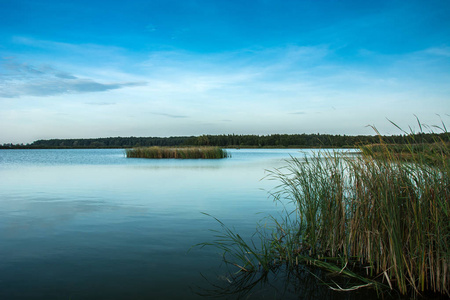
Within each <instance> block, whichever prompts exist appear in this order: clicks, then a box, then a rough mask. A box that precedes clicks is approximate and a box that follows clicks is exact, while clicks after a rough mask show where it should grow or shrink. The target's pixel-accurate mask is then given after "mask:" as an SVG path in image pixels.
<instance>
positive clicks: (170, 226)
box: [0, 149, 314, 300]
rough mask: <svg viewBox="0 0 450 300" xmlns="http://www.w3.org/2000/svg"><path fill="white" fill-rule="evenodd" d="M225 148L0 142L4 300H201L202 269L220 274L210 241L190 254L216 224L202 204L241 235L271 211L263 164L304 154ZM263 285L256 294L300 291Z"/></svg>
mask: <svg viewBox="0 0 450 300" xmlns="http://www.w3.org/2000/svg"><path fill="white" fill-rule="evenodd" d="M311 151H314V150H306V152H305V153H306V155H308V153H311ZM229 152H231V155H232V158H228V159H223V160H145V159H127V158H126V157H125V155H124V151H123V150H118V149H112V150H110V149H109V150H0V179H1V180H0V242H1V243H0V257H1V259H0V299H72V300H74V299H204V298H202V297H200V296H199V295H197V294H196V292H198V288H197V287H198V286H200V287H202V286H205V284H206V282H205V280H204V279H203V277H202V276H201V274H203V275H204V276H205V277H207V278H208V279H210V280H212V281H215V280H219V281H220V278H221V276H223V274H224V273H223V272H224V270H222V269H221V267H220V261H221V256H220V254H219V253H218V252H217V250H216V249H213V248H209V249H208V248H197V247H196V248H194V249H192V250H191V251H189V249H190V248H191V246H193V245H195V244H197V243H201V242H205V241H210V240H212V237H213V233H212V232H211V231H210V229H218V227H219V226H218V224H217V222H216V221H215V220H214V219H212V218H211V217H207V216H205V215H203V214H202V213H201V212H206V213H208V214H211V215H213V216H214V217H217V218H218V219H220V220H221V221H223V222H224V223H225V224H227V225H229V226H230V227H234V228H236V230H237V231H238V232H240V233H241V234H242V235H243V236H249V235H250V234H251V233H252V232H253V231H254V229H255V227H256V223H257V222H258V221H259V220H260V219H262V217H263V216H265V215H267V214H268V213H274V212H275V211H276V210H277V209H279V208H277V206H275V205H274V203H273V202H272V200H271V199H270V198H268V194H267V190H269V189H270V188H271V187H273V186H274V185H275V184H276V182H274V181H270V180H261V179H262V178H263V177H264V176H265V175H267V173H266V172H265V170H266V169H273V168H275V167H281V166H283V165H284V162H283V160H284V159H288V158H289V156H290V155H294V156H299V157H302V156H303V155H304V154H303V153H300V150H295V149H290V150H267V149H266V150H261V149H259V150H247V149H242V150H230V151H229ZM188 251H189V252H188ZM264 289H265V290H264V292H261V293H260V294H259V296H255V298H254V299H258V298H261V295H262V294H264V295H266V297H267V298H270V299H274V298H275V299H277V298H278V299H282V298H288V297H292V298H301V297H298V296H295V297H294V296H293V295H283V296H280V294H279V292H276V291H273V290H270V289H267V288H264ZM228 298H230V299H232V298H233V296H229V297H228Z"/></svg>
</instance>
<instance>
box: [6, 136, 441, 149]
mask: <svg viewBox="0 0 450 300" xmlns="http://www.w3.org/2000/svg"><path fill="white" fill-rule="evenodd" d="M381 139H382V140H383V142H384V143H388V144H407V143H408V144H414V143H433V142H435V141H436V140H439V139H440V140H444V141H446V142H448V141H450V134H449V133H447V132H445V133H440V134H436V133H418V134H414V135H392V136H377V135H375V136H373V135H357V136H352V135H331V134H271V135H236V134H228V135H201V136H187V137H185V136H184V137H183V136H181V137H109V138H94V139H50V140H37V141H35V142H33V143H31V144H26V145H24V144H20V145H19V144H3V145H2V146H0V148H3V149H5V148H6V149H11V148H22V149H29V148H31V149H47V148H52V149H53V148H54V149H64V148H66V149H69V148H75V149H77V148H80V149H83V148H133V147H150V146H172V147H175V146H219V147H223V148H241V147H242V148H246V147H251V148H270V147H272V148H287V147H290V148H354V147H358V146H360V145H367V144H377V143H380V140H381Z"/></svg>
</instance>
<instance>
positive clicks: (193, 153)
mask: <svg viewBox="0 0 450 300" xmlns="http://www.w3.org/2000/svg"><path fill="white" fill-rule="evenodd" d="M125 153H126V156H127V157H129V158H155V159H159V158H179V159H197V158H202V159H219V158H226V157H229V154H228V153H227V151H226V150H223V149H221V148H219V147H184V148H172V147H139V148H133V149H126V150H125Z"/></svg>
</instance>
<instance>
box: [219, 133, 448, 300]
mask: <svg viewBox="0 0 450 300" xmlns="http://www.w3.org/2000/svg"><path fill="white" fill-rule="evenodd" d="M435 144H436V145H435V146H433V147H435V148H437V149H439V151H434V152H424V151H417V147H416V148H415V147H413V146H412V145H409V146H406V148H407V149H410V154H409V155H408V159H407V160H405V159H404V157H403V156H400V155H397V154H398V153H397V151H396V150H393V149H392V147H391V146H389V145H386V144H383V141H381V144H380V145H379V150H377V152H376V155H374V152H373V151H372V152H368V150H367V148H366V149H363V152H364V155H354V154H349V153H343V152H325V153H324V152H322V153H319V154H317V155H315V156H313V157H311V158H306V157H305V158H304V159H298V158H291V160H289V161H288V162H287V166H286V167H285V168H282V169H277V170H273V171H271V173H270V175H269V177H270V178H271V179H275V180H277V181H279V182H280V184H279V185H278V186H277V187H276V188H275V189H274V191H273V192H272V196H273V197H274V199H275V200H276V201H279V202H282V203H284V205H285V210H284V214H283V215H282V217H281V218H280V217H278V218H274V217H272V220H273V224H274V226H273V228H272V229H271V231H269V233H267V232H266V231H264V230H261V229H259V230H258V232H257V234H256V236H257V237H258V239H259V240H260V241H261V242H258V243H255V242H254V241H253V240H252V241H251V242H249V243H247V242H244V240H243V239H242V238H241V237H240V236H239V235H237V234H235V233H232V232H231V231H230V230H229V229H227V230H225V231H223V232H222V234H221V235H220V234H219V235H217V238H218V239H217V240H216V246H217V242H218V241H220V243H221V244H220V248H221V249H223V250H225V255H228V254H232V255H231V256H229V257H230V258H231V259H234V260H236V259H237V260H239V261H233V264H234V265H236V266H238V267H239V271H241V272H251V271H253V270H256V269H258V268H259V269H262V270H263V271H265V272H267V271H270V270H272V269H273V268H277V266H280V265H287V266H288V269H290V270H295V269H296V268H298V265H299V264H311V265H315V266H317V267H319V268H322V269H326V270H328V271H331V272H335V273H339V274H341V275H346V276H350V277H353V278H357V279H359V280H361V284H359V285H357V286H351V287H346V288H342V287H341V286H332V288H335V289H340V290H353V289H356V288H360V287H363V286H374V287H376V288H378V287H381V286H385V287H386V286H389V287H390V288H391V289H394V288H395V289H397V290H398V291H399V292H400V293H402V294H410V295H418V294H420V293H421V292H424V291H431V292H437V293H441V294H446V295H448V296H450V273H449V271H450V267H449V262H450V164H449V159H448V153H449V148H448V146H449V143H448V141H443V140H441V141H436V143H435ZM372 150H373V149H372ZM430 153H432V157H431V159H430ZM222 226H224V225H223V224H222ZM237 237H238V239H237ZM212 244H213V245H214V242H213V243H212ZM243 244H245V247H243V246H242V245H243ZM255 245H257V246H255ZM236 248H239V249H240V250H239V251H238V252H236V250H235V249H236ZM236 253H239V254H238V255H236ZM363 270H364V272H362V271H363Z"/></svg>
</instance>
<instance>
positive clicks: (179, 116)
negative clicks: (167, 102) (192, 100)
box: [151, 112, 188, 119]
mask: <svg viewBox="0 0 450 300" xmlns="http://www.w3.org/2000/svg"><path fill="white" fill-rule="evenodd" d="M151 114H152V115H157V116H164V117H168V118H174V119H182V118H188V116H183V115H173V114H167V113H156V112H152V113H151Z"/></svg>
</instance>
